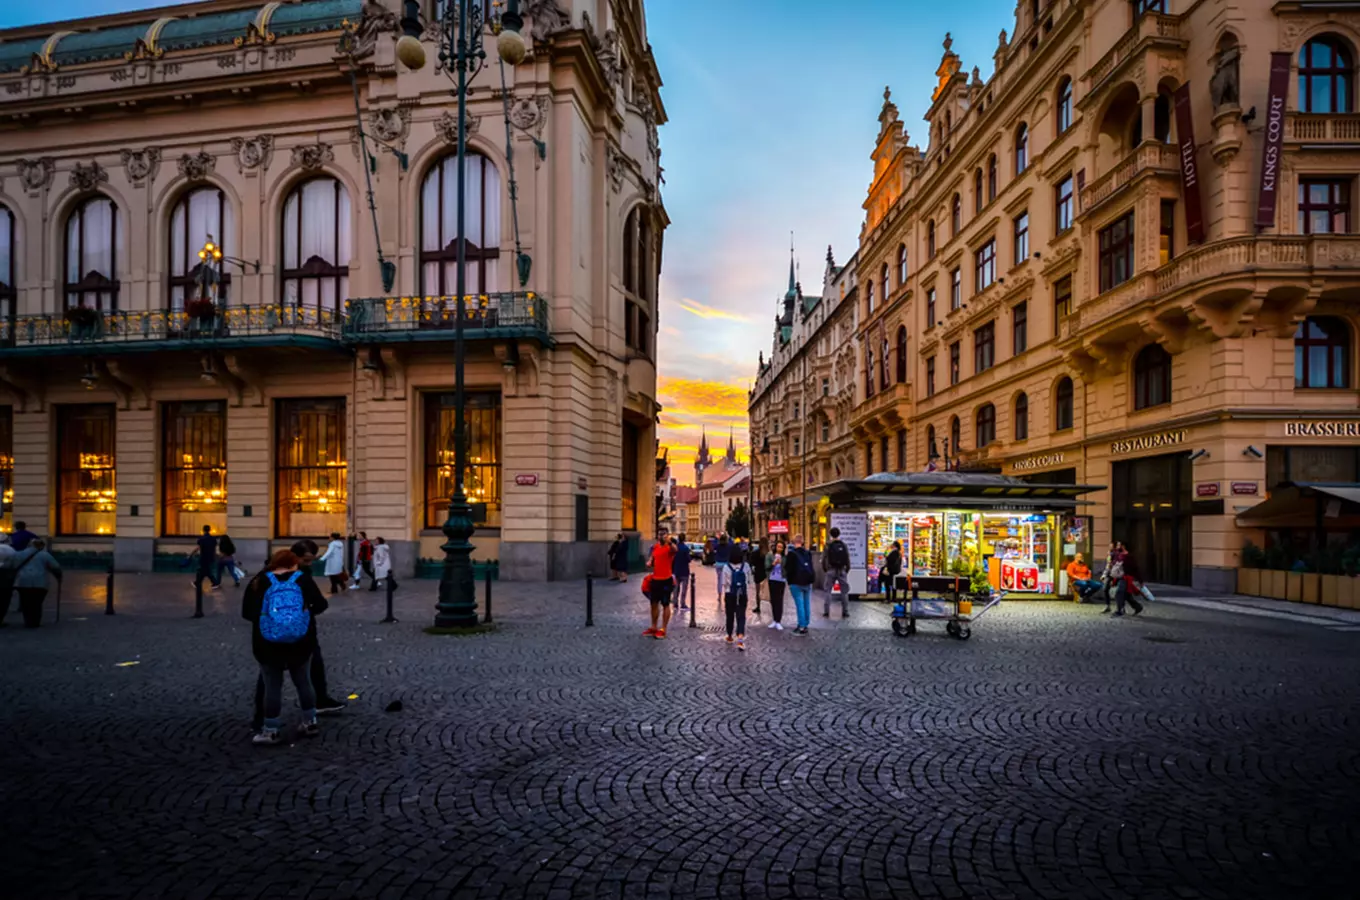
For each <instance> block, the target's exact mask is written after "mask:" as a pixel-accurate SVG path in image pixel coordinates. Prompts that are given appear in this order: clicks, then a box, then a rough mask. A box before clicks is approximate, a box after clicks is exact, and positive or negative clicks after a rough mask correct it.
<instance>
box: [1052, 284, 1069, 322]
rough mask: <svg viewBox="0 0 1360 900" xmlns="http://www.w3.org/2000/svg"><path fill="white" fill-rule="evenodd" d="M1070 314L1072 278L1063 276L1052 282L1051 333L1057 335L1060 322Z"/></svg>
mask: <svg viewBox="0 0 1360 900" xmlns="http://www.w3.org/2000/svg"><path fill="white" fill-rule="evenodd" d="M1071 314H1072V276H1071V275H1064V276H1063V277H1061V278H1059V279H1058V280H1057V281H1055V282H1053V333H1054V334H1055V335H1056V334H1057V333H1058V328H1059V326H1060V325H1061V324H1062V320H1063V319H1066V318H1067V317H1068V316H1070V315H1071Z"/></svg>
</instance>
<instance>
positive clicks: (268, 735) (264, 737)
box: [250, 728, 282, 746]
mask: <svg viewBox="0 0 1360 900" xmlns="http://www.w3.org/2000/svg"><path fill="white" fill-rule="evenodd" d="M250 742H251V743H252V744H258V745H260V746H270V745H273V744H279V743H282V740H281V739H280V738H279V730H278V729H277V728H261V729H260V732H259V734H257V735H255V736H254V737H252V738H251V739H250Z"/></svg>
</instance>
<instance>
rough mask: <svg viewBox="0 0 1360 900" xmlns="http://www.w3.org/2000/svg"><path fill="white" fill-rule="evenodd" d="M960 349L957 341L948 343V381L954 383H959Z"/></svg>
mask: <svg viewBox="0 0 1360 900" xmlns="http://www.w3.org/2000/svg"><path fill="white" fill-rule="evenodd" d="M961 356H962V351H961V348H960V345H959V342H958V341H955V342H954V343H952V344H950V345H949V383H950V384H951V385H955V384H958V383H959V359H960V357H961Z"/></svg>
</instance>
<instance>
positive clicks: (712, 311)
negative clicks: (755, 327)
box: [675, 297, 746, 322]
mask: <svg viewBox="0 0 1360 900" xmlns="http://www.w3.org/2000/svg"><path fill="white" fill-rule="evenodd" d="M675 305H676V306H678V307H680V308H681V309H683V310H684V311H685V312H687V313H689V314H690V315H692V316H698V317H699V318H701V319H727V320H729V321H732V322H745V321H746V316H743V315H741V314H740V313H734V312H731V311H730V310H726V309H718V308H717V307H716V306H708V305H706V304H703V303H700V302H699V301H698V300H691V299H689V298H688V297H683V298H681V299H679V300H677V301H675Z"/></svg>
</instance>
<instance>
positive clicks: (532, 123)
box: [510, 94, 551, 137]
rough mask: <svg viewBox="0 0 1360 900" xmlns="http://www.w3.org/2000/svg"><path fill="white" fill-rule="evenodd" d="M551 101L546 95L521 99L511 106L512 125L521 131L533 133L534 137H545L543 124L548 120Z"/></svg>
mask: <svg viewBox="0 0 1360 900" xmlns="http://www.w3.org/2000/svg"><path fill="white" fill-rule="evenodd" d="M550 103H551V101H550V100H549V99H548V96H547V95H546V94H540V95H539V96H537V97H521V98H520V99H518V100H516V101H515V102H514V103H512V104H511V106H510V124H511V125H514V126H515V127H516V128H518V129H519V130H520V131H531V132H533V135H534V137H542V136H543V124H544V123H545V122H547V120H548V106H549V104H550Z"/></svg>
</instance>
